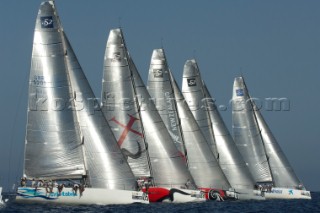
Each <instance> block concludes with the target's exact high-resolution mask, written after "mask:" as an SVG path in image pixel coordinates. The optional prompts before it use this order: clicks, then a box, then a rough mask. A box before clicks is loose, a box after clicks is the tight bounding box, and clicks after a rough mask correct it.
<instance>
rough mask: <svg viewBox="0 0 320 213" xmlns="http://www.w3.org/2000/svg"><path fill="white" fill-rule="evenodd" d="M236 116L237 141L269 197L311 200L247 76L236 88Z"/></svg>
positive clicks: (254, 174)
mask: <svg viewBox="0 0 320 213" xmlns="http://www.w3.org/2000/svg"><path fill="white" fill-rule="evenodd" d="M232 116H233V133H234V140H235V143H236V145H237V147H238V148H239V151H240V152H241V154H242V156H243V158H244V160H245V162H246V163H247V165H248V168H249V170H250V172H251V173H252V175H253V177H254V180H255V181H256V186H257V187H258V188H259V189H261V190H262V191H263V192H264V195H265V197H266V198H267V199H268V198H275V199H311V194H310V192H309V191H307V190H306V189H305V188H304V187H303V185H302V184H301V182H300V181H299V179H298V177H297V176H296V174H295V173H294V171H293V169H292V167H291V166H290V164H289V161H288V160H287V158H286V156H285V154H284V153H283V151H282V150H281V148H280V146H279V144H278V143H277V141H276V139H275V137H274V136H273V135H272V133H271V131H270V129H269V127H268V125H267V124H266V122H265V121H264V119H263V117H262V115H261V112H260V111H259V110H258V108H257V107H256V105H255V103H254V101H253V100H252V99H251V97H250V94H249V92H248V89H247V86H246V84H245V82H244V79H243V77H237V78H235V80H234V85H233V97H232Z"/></svg>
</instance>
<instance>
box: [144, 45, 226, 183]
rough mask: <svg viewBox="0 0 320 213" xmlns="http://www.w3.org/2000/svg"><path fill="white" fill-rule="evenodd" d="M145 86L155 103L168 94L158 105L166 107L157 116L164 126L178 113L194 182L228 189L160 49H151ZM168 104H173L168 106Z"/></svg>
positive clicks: (170, 126)
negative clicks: (147, 78) (146, 85)
mask: <svg viewBox="0 0 320 213" xmlns="http://www.w3.org/2000/svg"><path fill="white" fill-rule="evenodd" d="M160 70H161V71H162V72H161V75H159V74H160ZM148 90H149V92H150V94H151V95H152V96H153V98H154V100H156V101H157V103H158V101H162V100H163V99H165V100H166V101H168V97H167V96H169V95H170V96H172V99H171V102H172V103H171V104H165V105H163V106H162V107H163V108H160V109H158V110H159V111H166V112H161V116H162V117H163V120H164V121H166V126H167V127H168V129H169V130H170V129H172V119H171V118H173V116H171V114H174V115H175V117H178V120H177V126H176V127H177V128H179V130H180V132H181V133H182V134H181V135H180V136H179V137H180V138H181V139H182V142H183V143H184V145H185V147H186V150H187V161H188V167H189V171H190V173H191V175H192V176H193V178H194V180H195V183H196V185H197V186H198V187H199V188H223V189H229V188H230V184H229V182H228V180H227V179H226V177H225V176H224V174H223V172H222V171H221V169H220V167H219V164H218V162H217V161H216V159H215V157H214V155H213V153H212V152H211V150H210V147H209V145H208V144H207V141H206V139H205V137H204V136H203V134H202V133H201V130H200V129H199V126H198V124H197V122H196V121H195V119H194V117H193V115H192V113H191V111H190V109H189V107H188V105H187V104H186V102H185V100H184V98H183V96H182V93H181V91H180V89H179V87H178V85H177V83H176V81H175V80H174V78H173V76H172V73H171V72H170V70H169V67H168V65H167V62H166V58H165V54H164V51H163V49H156V50H154V51H153V54H152V58H151V65H150V70H149V80H148ZM172 105H174V106H175V108H172ZM178 145H179V144H178Z"/></svg>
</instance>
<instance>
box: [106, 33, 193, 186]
mask: <svg viewBox="0 0 320 213" xmlns="http://www.w3.org/2000/svg"><path fill="white" fill-rule="evenodd" d="M103 76H104V77H103V91H102V102H103V106H102V109H103V112H104V115H105V116H106V118H107V120H108V121H109V124H110V126H111V127H112V130H113V132H114V134H115V135H116V138H117V139H118V143H119V144H120V143H122V144H121V145H122V147H123V146H125V144H128V145H127V147H126V149H127V151H129V152H130V154H132V152H133V150H132V151H131V150H129V148H130V147H132V146H133V145H134V146H135V152H136V154H135V155H134V156H137V159H139V163H133V160H132V161H131V159H130V158H131V157H130V155H128V158H129V164H130V166H131V168H132V170H133V172H134V173H135V175H136V176H137V177H138V176H139V175H140V174H142V175H144V176H147V175H151V176H152V178H153V184H154V185H155V186H161V187H179V188H180V187H184V185H185V183H186V182H188V181H190V182H193V179H192V177H191V175H190V173H189V171H188V169H187V167H186V165H185V163H184V161H183V159H182V158H181V156H180V154H179V152H178V150H177V148H176V147H175V145H174V143H173V141H172V139H171V137H170V135H169V133H168V131H167V129H166V127H165V125H164V123H163V122H162V120H161V117H160V115H159V114H158V112H157V111H156V109H155V106H154V104H153V102H152V101H151V100H150V99H151V97H150V95H149V93H148V91H147V90H146V88H145V86H144V83H143V81H142V79H141V77H140V75H139V73H138V70H137V69H136V67H135V65H134V63H133V61H132V59H131V57H130V55H129V53H128V51H127V48H126V45H125V41H124V38H123V34H122V31H121V30H120V29H113V30H111V31H110V35H109V39H108V41H107V47H106V53H105V60H104V74H103ZM130 135H134V138H133V139H130ZM131 138H132V137H131ZM137 143H141V145H140V146H139V145H137ZM132 144H133V145H132ZM139 147H140V148H141V149H139ZM145 149H147V152H146V151H145ZM143 155H144V156H145V157H142V156H143ZM134 156H133V158H132V159H134ZM148 169H150V170H148Z"/></svg>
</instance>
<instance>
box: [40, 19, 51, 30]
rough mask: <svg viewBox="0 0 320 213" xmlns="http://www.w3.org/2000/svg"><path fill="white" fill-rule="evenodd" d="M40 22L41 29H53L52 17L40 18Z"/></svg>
mask: <svg viewBox="0 0 320 213" xmlns="http://www.w3.org/2000/svg"><path fill="white" fill-rule="evenodd" d="M40 21H41V28H53V19H52V16H43V17H40Z"/></svg>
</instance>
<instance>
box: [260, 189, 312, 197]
mask: <svg viewBox="0 0 320 213" xmlns="http://www.w3.org/2000/svg"><path fill="white" fill-rule="evenodd" d="M264 196H265V198H266V199H308V200H310V199H311V193H310V191H306V190H299V189H290V188H278V187H273V188H271V191H267V192H264Z"/></svg>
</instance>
